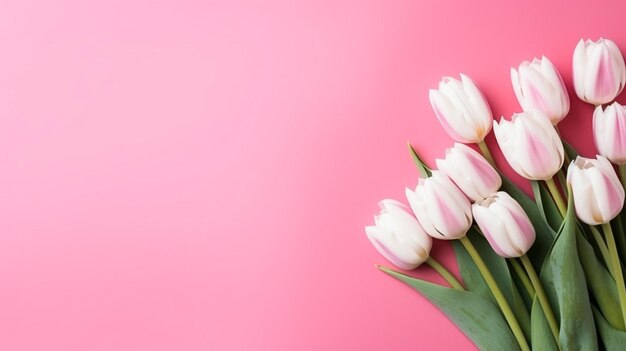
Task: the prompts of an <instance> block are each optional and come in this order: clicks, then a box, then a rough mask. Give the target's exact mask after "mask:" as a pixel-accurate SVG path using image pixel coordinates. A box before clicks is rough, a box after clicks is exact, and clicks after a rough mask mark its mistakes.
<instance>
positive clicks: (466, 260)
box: [453, 228, 530, 339]
mask: <svg viewBox="0 0 626 351" xmlns="http://www.w3.org/2000/svg"><path fill="white" fill-rule="evenodd" d="M467 238H468V239H470V241H471V242H472V243H473V244H474V247H475V248H476V251H478V253H479V254H480V257H482V259H483V260H484V261H485V264H486V265H487V267H489V270H490V271H491V273H492V274H493V276H494V278H495V279H496V282H497V283H498V286H499V287H500V289H501V290H502V293H503V294H504V296H505V298H506V299H507V302H508V303H509V305H510V306H511V308H512V309H513V312H514V313H515V316H516V317H517V321H518V322H519V324H520V327H521V328H522V331H523V332H524V335H525V336H526V338H528V339H530V313H529V312H528V310H527V309H526V305H524V301H523V300H522V297H521V295H520V293H519V291H518V290H517V286H515V285H514V284H513V279H512V277H511V273H510V271H509V267H508V265H507V263H506V260H505V259H504V258H503V257H500V256H498V255H497V254H496V253H495V251H493V249H492V248H491V246H490V245H489V242H488V241H487V240H486V239H485V238H484V237H483V236H482V235H480V234H479V233H478V232H477V231H476V230H474V228H470V230H469V231H468V233H467ZM453 246H454V251H455V254H456V259H457V264H458V265H459V271H460V273H461V277H462V278H463V282H464V283H465V287H466V288H467V289H468V290H470V291H472V292H474V293H477V294H479V295H480V296H482V297H484V298H487V299H490V300H492V301H493V302H494V303H496V300H495V298H494V297H493V293H492V292H491V290H490V289H489V287H488V286H487V283H485V280H484V279H483V277H482V275H481V273H480V271H479V270H478V267H477V266H476V264H474V261H473V260H472V257H471V256H470V255H469V254H468V253H467V251H466V250H465V248H464V247H463V245H462V244H461V243H460V242H459V241H458V240H455V241H454V242H453Z"/></svg>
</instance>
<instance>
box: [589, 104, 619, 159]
mask: <svg viewBox="0 0 626 351" xmlns="http://www.w3.org/2000/svg"><path fill="white" fill-rule="evenodd" d="M593 137H594V140H595V143H596V149H597V150H598V153H600V155H602V156H604V157H606V158H608V159H609V160H610V161H611V162H613V163H615V164H618V165H623V164H625V163H626V107H624V106H623V105H620V104H618V103H617V102H614V103H612V104H611V105H609V106H607V107H606V109H604V110H602V106H598V107H596V109H595V111H594V112H593Z"/></svg>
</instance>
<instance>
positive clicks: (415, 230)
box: [365, 200, 433, 270]
mask: <svg viewBox="0 0 626 351" xmlns="http://www.w3.org/2000/svg"><path fill="white" fill-rule="evenodd" d="M379 205H380V207H381V211H380V214H379V215H378V216H376V217H374V220H375V222H376V225H374V226H369V227H365V233H366V234H367V237H368V239H369V240H370V241H371V242H372V244H373V245H374V247H375V248H376V250H378V252H379V253H380V254H381V255H383V256H384V257H385V258H386V259H387V260H388V261H389V262H391V263H392V264H394V265H396V266H397V267H400V268H402V269H406V270H412V269H415V268H417V267H418V266H419V265H421V264H422V263H424V262H425V261H426V260H427V259H428V256H429V254H430V249H431V247H432V243H433V240H432V238H431V237H430V236H428V234H426V232H424V229H422V227H421V226H420V225H419V223H418V222H417V219H415V217H413V215H412V214H411V213H410V210H409V209H408V208H407V207H406V206H405V205H403V204H401V203H399V202H397V201H394V200H383V201H381V202H380V204H379Z"/></svg>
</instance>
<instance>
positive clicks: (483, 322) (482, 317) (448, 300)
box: [379, 267, 519, 351]
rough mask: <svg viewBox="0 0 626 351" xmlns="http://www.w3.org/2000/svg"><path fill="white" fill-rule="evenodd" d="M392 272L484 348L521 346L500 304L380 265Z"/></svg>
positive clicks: (517, 348) (502, 348)
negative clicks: (498, 305)
mask: <svg viewBox="0 0 626 351" xmlns="http://www.w3.org/2000/svg"><path fill="white" fill-rule="evenodd" d="M379 269H380V270H382V271H383V272H385V273H387V274H389V275H390V276H392V277H394V278H396V279H398V280H400V281H401V282H404V283H405V284H407V285H409V286H410V287H412V288H413V289H415V290H417V291H418V292H419V293H420V294H422V295H423V296H424V297H426V298H427V299H428V300H429V301H430V302H431V303H432V304H434V305H435V306H437V308H439V309H440V310H441V311H442V312H443V313H445V314H446V316H447V317H448V318H449V319H450V320H451V321H452V322H453V323H454V324H456V326H457V327H458V328H459V329H461V331H462V332H463V333H464V334H465V335H466V336H467V337H468V338H470V339H471V340H472V341H473V342H474V344H476V346H477V347H478V348H479V349H481V350H485V351H491V350H493V351H501V350H507V351H508V350H519V346H518V344H517V341H516V340H515V337H514V336H513V333H512V332H511V330H510V329H509V327H508V324H507V322H506V320H505V319H504V316H503V315H502V313H501V312H500V310H499V309H498V307H497V306H496V305H495V304H494V303H493V302H492V301H491V300H488V299H485V298H483V297H481V296H480V295H478V294H476V293H473V292H470V291H460V290H455V289H450V288H446V287H443V286H441V285H437V284H433V283H429V282H426V281H423V280H420V279H416V278H413V277H409V276H408V275H405V274H402V273H399V272H396V271H394V270H392V269H389V268H385V267H379Z"/></svg>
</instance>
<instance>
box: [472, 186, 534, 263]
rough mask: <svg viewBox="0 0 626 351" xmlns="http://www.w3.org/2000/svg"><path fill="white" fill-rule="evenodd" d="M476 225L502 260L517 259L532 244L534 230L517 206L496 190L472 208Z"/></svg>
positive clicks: (504, 194)
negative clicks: (503, 258)
mask: <svg viewBox="0 0 626 351" xmlns="http://www.w3.org/2000/svg"><path fill="white" fill-rule="evenodd" d="M472 213H473V214H474V219H475V220H476V224H478V227H480V230H481V231H482V232H483V234H485V238H487V241H489V244H490V245H491V247H492V248H493V250H494V251H495V252H496V253H497V254H498V255H500V256H502V257H520V256H522V255H524V254H525V253H526V252H527V251H528V250H529V249H530V247H531V246H532V245H533V243H534V242H535V229H534V228H533V226H532V223H531V222H530V219H529V218H528V215H526V212H524V210H523V209H522V207H521V206H520V204H519V203H518V202H517V201H515V199H513V198H512V197H511V196H510V195H509V194H507V193H505V192H503V191H499V192H497V193H495V194H492V195H491V196H490V197H488V198H486V199H484V200H481V201H478V202H476V203H474V204H473V205H472Z"/></svg>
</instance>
